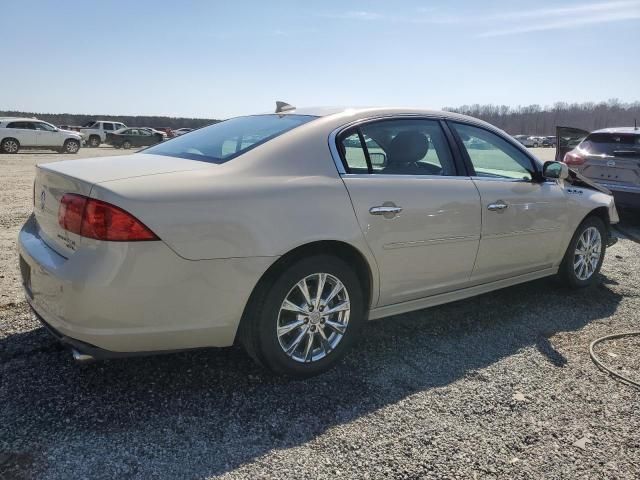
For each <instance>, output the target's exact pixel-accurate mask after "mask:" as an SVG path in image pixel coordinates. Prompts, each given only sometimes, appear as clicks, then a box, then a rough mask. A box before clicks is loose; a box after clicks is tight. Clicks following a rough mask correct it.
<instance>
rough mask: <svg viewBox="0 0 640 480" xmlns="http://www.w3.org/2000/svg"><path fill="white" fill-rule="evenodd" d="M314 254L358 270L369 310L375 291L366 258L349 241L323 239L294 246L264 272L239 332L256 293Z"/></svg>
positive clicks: (252, 295)
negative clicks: (328, 257)
mask: <svg viewBox="0 0 640 480" xmlns="http://www.w3.org/2000/svg"><path fill="white" fill-rule="evenodd" d="M313 255H332V256H335V257H337V258H339V259H341V260H342V261H344V262H345V263H346V264H347V265H349V266H351V267H352V268H353V269H354V271H355V272H356V275H357V276H358V280H359V281H360V284H361V285H362V290H363V292H362V293H363V296H364V300H365V302H364V304H365V305H366V308H367V310H368V309H369V306H370V305H371V298H372V291H373V276H372V272H371V268H370V267H369V263H368V262H367V260H366V258H365V257H364V255H363V254H362V253H361V252H360V251H359V250H358V249H357V248H355V247H353V246H352V245H349V244H348V243H345V242H340V241H334V240H323V241H319V242H312V243H307V244H305V245H301V246H299V247H296V248H294V249H293V250H291V251H289V252H287V253H286V254H284V255H283V256H282V257H280V258H279V259H278V260H277V261H276V262H275V263H274V264H273V265H271V266H270V267H269V268H268V269H267V271H266V272H265V273H264V274H262V277H260V280H258V283H256V286H255V287H254V288H253V291H252V292H251V295H250V296H249V300H248V301H247V304H246V305H245V308H244V312H243V315H242V319H241V320H240V327H238V332H240V329H241V328H242V323H244V322H245V314H246V312H247V311H248V309H249V306H250V305H251V304H252V302H253V301H254V300H255V298H256V294H257V293H258V292H260V291H261V289H263V288H265V287H266V286H267V285H269V284H270V283H272V282H273V281H274V279H275V278H277V277H278V276H279V275H280V274H281V273H282V272H284V271H285V270H286V269H287V268H289V266H290V265H293V264H294V263H295V262H297V261H298V260H300V259H302V258H306V257H310V256H313ZM238 332H236V340H237V338H238Z"/></svg>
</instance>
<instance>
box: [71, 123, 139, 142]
mask: <svg viewBox="0 0 640 480" xmlns="http://www.w3.org/2000/svg"><path fill="white" fill-rule="evenodd" d="M123 128H127V126H126V125H125V124H124V123H122V122H108V121H104V120H97V121H91V122H88V123H86V124H85V125H84V126H83V127H82V128H81V129H80V133H81V134H82V135H83V137H84V138H85V139H86V141H87V144H88V145H89V146H90V147H94V148H95V147H99V146H100V144H101V143H104V142H105V141H106V140H107V133H113V132H115V131H117V130H121V129H123Z"/></svg>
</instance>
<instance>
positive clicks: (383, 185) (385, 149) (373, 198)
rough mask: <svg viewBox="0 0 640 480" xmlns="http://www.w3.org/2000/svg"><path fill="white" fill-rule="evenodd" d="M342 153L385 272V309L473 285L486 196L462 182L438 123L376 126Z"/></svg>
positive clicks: (346, 135) (350, 138)
mask: <svg viewBox="0 0 640 480" xmlns="http://www.w3.org/2000/svg"><path fill="white" fill-rule="evenodd" d="M337 143H338V144H337V147H338V148H339V150H340V151H341V155H342V158H343V161H344V164H345V170H346V172H345V173H344V174H343V175H342V178H343V181H344V183H345V185H346V187H347V189H348V191H349V195H350V197H351V200H352V203H353V207H354V210H355V213H356V216H357V219H358V222H359V224H360V228H361V229H362V232H363V234H364V236H365V239H366V241H367V243H368V244H369V247H370V248H371V250H372V252H373V255H374V256H375V259H376V262H377V264H378V270H379V272H380V297H379V303H378V305H380V306H382V305H390V304H394V303H400V302H404V301H408V300H413V299H418V298H422V297H426V296H429V295H434V294H438V293H441V292H444V291H448V290H453V289H456V288H459V287H461V286H463V285H464V284H465V283H466V282H468V281H469V277H470V275H471V271H472V269H473V263H474V261H475V258H476V253H477V250H478V244H479V239H480V196H479V194H478V191H477V189H476V187H475V186H474V184H473V182H472V181H471V180H470V179H469V178H468V177H462V176H458V174H457V172H458V169H457V166H456V164H455V163H454V159H453V157H452V154H451V151H450V150H449V144H448V142H447V139H446V136H445V133H444V130H443V129H442V126H441V124H440V122H439V121H438V120H435V119H421V118H414V119H408V118H406V117H405V118H402V117H399V118H396V119H385V120H375V121H371V122H368V123H365V124H363V125H361V126H359V127H354V128H351V129H348V130H346V131H345V132H343V133H342V134H341V135H340V136H339V137H338V141H337Z"/></svg>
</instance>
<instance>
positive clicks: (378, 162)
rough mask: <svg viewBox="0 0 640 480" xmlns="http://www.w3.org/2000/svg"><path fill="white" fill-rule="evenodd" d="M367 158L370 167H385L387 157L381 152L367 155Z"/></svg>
mask: <svg viewBox="0 0 640 480" xmlns="http://www.w3.org/2000/svg"><path fill="white" fill-rule="evenodd" d="M369 158H370V159H371V166H372V167H377V168H384V167H386V166H387V156H386V155H385V154H384V153H382V152H374V153H369Z"/></svg>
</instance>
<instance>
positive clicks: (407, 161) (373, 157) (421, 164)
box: [338, 119, 456, 175]
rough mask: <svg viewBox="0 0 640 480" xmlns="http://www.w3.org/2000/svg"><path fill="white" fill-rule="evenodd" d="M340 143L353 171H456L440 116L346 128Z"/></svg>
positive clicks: (442, 173)
mask: <svg viewBox="0 0 640 480" xmlns="http://www.w3.org/2000/svg"><path fill="white" fill-rule="evenodd" d="M338 146H339V148H340V150H341V153H342V156H343V159H344V161H345V163H346V166H347V167H348V171H349V173H374V174H375V173H377V174H385V175H455V174H456V172H455V167H454V163H453V158H452V156H451V152H450V150H449V145H448V143H447V140H446V138H445V136H444V132H443V131H442V128H441V127H440V124H439V122H438V121H437V120H424V119H394V120H381V121H377V122H372V123H368V124H365V125H363V126H361V127H357V128H354V129H350V130H348V131H347V132H345V133H344V134H343V135H342V136H341V138H340V140H339V142H338Z"/></svg>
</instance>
